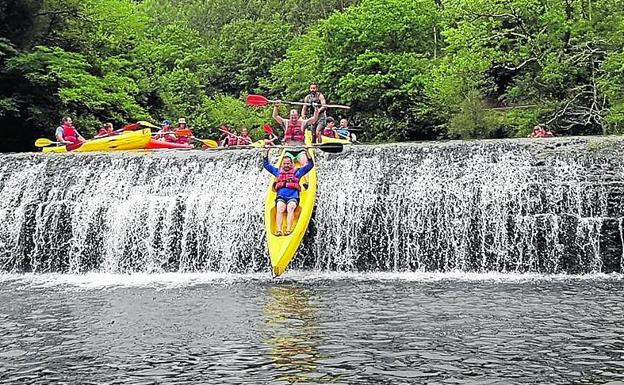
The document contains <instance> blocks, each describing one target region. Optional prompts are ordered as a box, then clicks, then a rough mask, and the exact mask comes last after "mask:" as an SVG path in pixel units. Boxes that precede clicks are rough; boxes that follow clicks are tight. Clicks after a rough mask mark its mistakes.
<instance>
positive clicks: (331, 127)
mask: <svg viewBox="0 0 624 385" xmlns="http://www.w3.org/2000/svg"><path fill="white" fill-rule="evenodd" d="M323 136H326V137H328V138H335V137H336V122H335V121H334V118H332V117H331V116H329V117H328V118H327V125H326V126H325V128H324V129H323ZM320 142H321V141H320V138H319V143H320Z"/></svg>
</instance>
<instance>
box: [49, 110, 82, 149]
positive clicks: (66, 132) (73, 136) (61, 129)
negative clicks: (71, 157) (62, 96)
mask: <svg viewBox="0 0 624 385" xmlns="http://www.w3.org/2000/svg"><path fill="white" fill-rule="evenodd" d="M55 136H56V140H58V141H59V142H60V143H62V144H65V145H72V144H79V143H82V142H84V141H85V139H84V138H83V137H82V136H81V135H80V134H79V133H78V131H77V130H76V127H74V124H73V122H72V120H71V118H70V117H65V118H63V119H62V120H61V125H60V126H58V127H57V128H56V133H55Z"/></svg>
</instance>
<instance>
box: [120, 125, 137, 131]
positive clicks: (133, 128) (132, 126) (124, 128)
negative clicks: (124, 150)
mask: <svg viewBox="0 0 624 385" xmlns="http://www.w3.org/2000/svg"><path fill="white" fill-rule="evenodd" d="M139 127H140V126H139V124H138V123H130V124H126V125H125V126H123V127H121V130H122V131H134V130H136V129H137V128H139Z"/></svg>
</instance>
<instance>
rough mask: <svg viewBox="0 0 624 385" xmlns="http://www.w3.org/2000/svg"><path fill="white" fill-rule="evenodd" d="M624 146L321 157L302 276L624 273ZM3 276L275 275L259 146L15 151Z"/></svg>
mask: <svg viewBox="0 0 624 385" xmlns="http://www.w3.org/2000/svg"><path fill="white" fill-rule="evenodd" d="M623 146H624V140H619V139H609V138H600V139H587V138H567V139H555V140H504V141H475V142H445V143H420V144H414V143H410V144H391V145H370V146H369V145H365V146H352V147H349V148H345V151H344V152H343V153H341V154H336V155H328V154H322V153H319V156H318V158H317V166H318V180H319V184H318V195H317V201H316V207H315V213H314V215H313V220H312V223H311V226H310V228H309V230H308V234H307V235H306V237H305V238H304V242H303V245H302V247H301V249H300V252H299V254H298V256H296V257H295V260H294V261H293V265H294V267H298V268H305V269H318V270H338V271H354V270H357V271H373V270H374V271H476V272H485V271H498V272H542V273H590V272H612V271H618V272H620V271H622V264H623V261H624V248H623V240H624V234H623V232H622V227H623V226H622V223H623V222H622V220H623V218H624V207H623V203H624V161H623V159H622V157H621V155H620V154H621V153H622V152H621V151H622V147H623ZM1 158H2V162H1V163H0V270H2V271H10V272H25V271H34V272H70V273H81V272H87V271H101V272H136V271H142V272H164V271H180V272H191V271H218V272H251V271H263V270H268V260H267V256H266V254H267V251H266V245H265V239H264V225H263V207H264V194H265V191H266V186H267V183H268V178H269V174H268V173H267V172H265V171H264V170H262V166H261V157H260V155H259V154H258V152H257V151H245V150H233V151H232V150H230V151H213V152H209V151H204V152H202V151H188V152H168V151H163V152H153V153H142V152H134V153H133V152H129V153H110V154H104V153H97V154H95V153H94V154H88V153H83V154H7V155H2V156H1Z"/></svg>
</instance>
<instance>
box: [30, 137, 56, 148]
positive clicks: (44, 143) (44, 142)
mask: <svg viewBox="0 0 624 385" xmlns="http://www.w3.org/2000/svg"><path fill="white" fill-rule="evenodd" d="M54 143H56V142H53V141H51V140H50V139H47V138H39V139H37V140H35V147H48V146H50V145H52V144H54Z"/></svg>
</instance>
